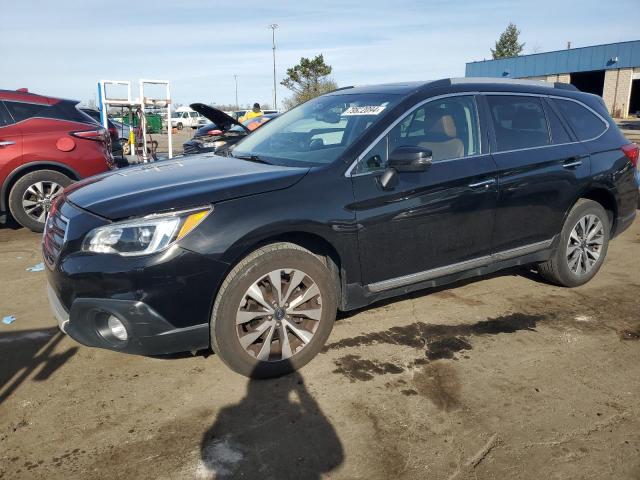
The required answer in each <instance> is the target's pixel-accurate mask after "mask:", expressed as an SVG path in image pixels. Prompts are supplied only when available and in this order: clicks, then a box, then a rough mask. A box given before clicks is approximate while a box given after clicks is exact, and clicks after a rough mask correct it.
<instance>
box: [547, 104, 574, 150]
mask: <svg viewBox="0 0 640 480" xmlns="http://www.w3.org/2000/svg"><path fill="white" fill-rule="evenodd" d="M544 112H545V113H546V115H547V121H548V122H549V133H551V142H553V144H554V145H558V144H561V143H569V142H571V137H569V134H568V133H567V131H566V130H565V128H564V126H563V125H562V122H561V121H560V119H559V118H558V115H556V112H554V111H553V108H551V107H550V106H549V105H548V104H545V106H544Z"/></svg>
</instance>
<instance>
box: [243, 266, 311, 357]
mask: <svg viewBox="0 0 640 480" xmlns="http://www.w3.org/2000/svg"><path fill="white" fill-rule="evenodd" d="M321 318H322V295H321V293H320V289H319V288H318V285H317V284H316V282H315V281H314V280H313V279H312V278H311V277H310V276H309V275H307V274H306V273H305V272H303V271H302V270H296V269H279V270H274V271H272V272H269V273H268V274H266V275H264V276H263V277H261V278H260V279H258V281H256V282H254V283H253V284H252V285H251V286H250V287H249V289H248V290H247V291H246V292H245V293H244V295H243V296H242V299H241V301H240V306H239V308H238V311H237V314H236V333H237V335H238V340H239V342H240V345H241V346H242V348H243V349H244V350H245V351H246V352H247V353H248V354H249V355H251V356H252V357H254V358H256V359H258V360H261V361H265V362H267V361H268V362H277V361H281V360H285V359H287V358H290V357H292V356H293V355H295V354H296V353H298V352H300V351H301V350H302V349H303V348H305V347H306V346H307V345H308V344H309V342H311V339H312V338H313V336H314V334H315V332H316V331H317V330H318V325H319V324H320V320H321Z"/></svg>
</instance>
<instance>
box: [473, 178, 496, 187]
mask: <svg viewBox="0 0 640 480" xmlns="http://www.w3.org/2000/svg"><path fill="white" fill-rule="evenodd" d="M495 183H496V179H495V178H492V179H490V180H485V181H483V182H478V183H470V184H469V188H482V187H484V188H489V187H490V186H491V185H494V184H495Z"/></svg>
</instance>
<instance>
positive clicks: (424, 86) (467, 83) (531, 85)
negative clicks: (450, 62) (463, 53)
mask: <svg viewBox="0 0 640 480" xmlns="http://www.w3.org/2000/svg"><path fill="white" fill-rule="evenodd" d="M447 87H449V88H450V89H451V91H452V92H453V91H456V92H464V91H488V90H491V91H513V92H523V93H541V91H546V93H550V92H549V90H553V91H554V93H559V92H558V90H561V91H562V90H564V91H574V92H577V91H578V89H577V88H576V87H574V86H573V85H570V84H567V83H559V82H556V83H551V82H545V81H541V80H518V79H509V78H490V77H463V78H444V79H439V80H425V81H419V82H402V83H383V84H380V85H359V86H350V87H343V88H339V89H337V90H334V91H333V92H331V93H329V94H328V95H344V94H351V93H356V94H358V93H390V94H396V95H403V96H407V95H410V94H412V93H417V92H419V91H425V90H430V89H435V88H443V89H447Z"/></svg>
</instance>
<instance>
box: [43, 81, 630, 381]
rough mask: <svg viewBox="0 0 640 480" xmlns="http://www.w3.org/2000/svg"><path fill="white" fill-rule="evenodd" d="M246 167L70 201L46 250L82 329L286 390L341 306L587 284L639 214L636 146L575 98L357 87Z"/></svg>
mask: <svg viewBox="0 0 640 480" xmlns="http://www.w3.org/2000/svg"><path fill="white" fill-rule="evenodd" d="M230 153H231V155H230V156H226V157H222V156H217V155H215V154H214V153H210V152H209V153H203V154H200V155H192V156H184V157H181V158H178V159H173V160H167V161H162V162H157V163H149V164H144V165H141V166H137V167H131V168H127V169H123V170H119V171H114V172H112V173H106V174H102V175H98V176H94V177H91V178H89V179H86V180H82V181H80V182H77V183H76V184H74V185H72V186H70V187H68V188H67V189H65V191H64V193H63V194H62V195H60V196H59V197H57V199H56V200H55V202H54V203H53V206H52V210H51V213H50V215H49V216H48V218H47V222H46V226H45V232H44V236H43V242H42V253H43V256H44V262H45V265H46V272H47V281H48V287H47V290H48V295H49V300H50V304H51V308H52V310H53V312H54V315H55V316H56V318H57V320H58V324H59V326H60V328H61V329H62V330H63V331H64V332H66V333H67V334H68V335H69V336H70V337H72V338H73V339H74V340H76V341H78V342H80V343H82V344H84V345H88V346H92V347H99V348H106V349H110V350H114V351H118V352H126V353H135V354H144V355H158V354H168V353H174V352H184V351H196V350H200V349H209V348H210V349H212V350H213V351H214V352H215V353H216V354H217V358H219V359H220V360H221V361H223V362H224V363H225V364H227V365H228V366H229V367H230V368H231V369H233V370H235V371H236V372H239V373H241V374H243V375H247V376H252V377H270V376H277V375H282V374H285V373H288V372H290V371H291V370H293V369H297V368H300V367H302V366H304V365H305V364H307V363H308V362H309V361H310V360H311V359H312V358H314V357H315V356H316V355H317V354H318V353H319V352H320V351H321V350H322V348H323V346H324V344H325V342H326V340H327V339H328V337H329V335H330V333H331V330H332V327H333V324H334V320H335V318H336V312H337V311H338V310H342V311H348V310H353V309H357V308H363V307H365V306H367V305H369V304H371V303H373V302H376V301H379V300H382V299H386V298H390V297H394V296H398V295H404V294H407V293H409V292H413V291H416V290H420V289H425V288H430V287H437V286H440V285H444V284H447V283H451V282H456V281H460V280H463V279H468V278H471V277H477V276H480V275H486V274H490V273H492V272H495V271H498V270H501V269H505V268H510V267H514V266H522V265H527V266H530V268H532V269H535V270H537V272H538V273H539V274H540V275H541V276H542V277H544V278H545V279H546V280H547V281H549V282H553V283H554V284H556V285H560V286H564V287H577V286H580V285H583V284H585V283H586V282H588V281H589V280H591V279H592V278H593V277H594V276H595V275H596V273H597V272H598V270H599V269H600V267H601V266H602V265H603V262H604V260H605V257H606V254H607V248H608V245H609V241H610V240H611V239H613V238H614V237H616V236H617V235H618V234H620V233H621V232H623V231H624V230H625V229H627V228H628V227H629V225H631V223H632V222H633V221H634V218H635V215H636V204H637V202H638V188H637V185H636V180H635V178H634V173H635V169H636V166H637V163H638V147H637V146H636V145H634V144H632V143H630V142H629V141H628V140H627V139H626V138H625V137H624V135H623V134H622V133H621V132H620V130H619V129H618V127H617V125H616V124H615V122H614V121H613V120H612V119H611V117H610V116H609V113H608V112H607V109H606V107H605V105H604V103H603V101H602V99H601V98H599V97H596V96H594V95H590V94H586V93H582V92H579V91H578V90H576V89H575V88H574V87H572V86H571V85H567V84H560V83H555V84H550V83H546V82H531V81H513V80H500V79H477V78H470V79H444V80H438V81H430V82H409V83H402V84H389V85H377V86H363V87H346V88H342V89H338V90H336V91H333V92H331V93H328V94H326V95H322V96H320V97H317V98H314V99H312V100H309V101H308V102H305V103H303V104H301V105H299V106H297V107H295V108H293V109H292V110H289V111H288V112H286V113H284V114H283V115H280V116H278V117H277V118H275V119H273V120H271V121H269V122H267V123H266V124H264V125H263V126H261V127H260V128H258V129H257V130H255V131H254V132H252V133H251V134H250V135H246V136H245V137H244V138H243V139H242V140H241V141H239V142H238V143H236V145H235V146H234V148H233V149H232V150H231V152H230ZM212 160H214V161H212ZM633 254H634V253H633V252H630V253H629V255H633ZM584 292H585V293H584V294H585V295H588V289H587V290H584ZM423 315H424V316H425V317H424V318H428V312H423ZM425 321H427V320H425ZM362 328H363V329H364V328H366V325H362Z"/></svg>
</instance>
